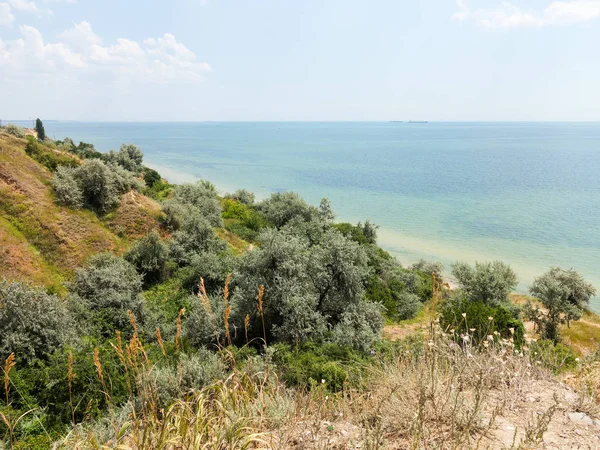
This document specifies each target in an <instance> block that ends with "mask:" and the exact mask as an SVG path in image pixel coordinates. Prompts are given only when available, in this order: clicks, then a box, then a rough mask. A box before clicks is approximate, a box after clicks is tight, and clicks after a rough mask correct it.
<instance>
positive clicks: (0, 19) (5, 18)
mask: <svg viewBox="0 0 600 450" xmlns="http://www.w3.org/2000/svg"><path fill="white" fill-rule="evenodd" d="M14 21H15V16H14V15H13V13H12V10H11V7H10V5H9V4H8V3H0V25H5V26H10V25H12V23H13V22H14Z"/></svg>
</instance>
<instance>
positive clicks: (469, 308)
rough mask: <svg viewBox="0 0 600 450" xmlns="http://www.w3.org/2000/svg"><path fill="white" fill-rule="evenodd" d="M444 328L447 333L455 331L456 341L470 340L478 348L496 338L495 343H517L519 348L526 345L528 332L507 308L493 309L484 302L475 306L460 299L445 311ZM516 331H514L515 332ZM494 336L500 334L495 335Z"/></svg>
mask: <svg viewBox="0 0 600 450" xmlns="http://www.w3.org/2000/svg"><path fill="white" fill-rule="evenodd" d="M440 310H441V316H440V324H441V326H442V328H444V329H445V330H446V331H449V330H452V329H453V330H454V335H455V338H456V340H457V341H458V342H462V341H463V339H464V338H465V337H466V336H469V337H468V341H469V342H470V343H472V344H474V345H481V344H483V342H485V341H486V340H487V339H488V336H490V335H491V336H494V339H495V340H497V339H498V338H500V337H501V338H505V339H514V343H515V345H516V346H517V347H521V346H522V345H523V336H524V334H525V328H524V326H523V322H521V321H520V320H519V319H517V318H515V317H514V316H513V315H512V314H511V312H510V311H509V310H508V309H506V308H505V307H504V306H495V307H493V306H489V305H486V304H485V303H483V302H481V301H477V302H472V301H470V300H468V299H465V298H463V297H461V296H460V295H456V296H455V297H453V298H450V299H449V300H447V301H446V302H444V303H443V304H442V305H441V307H440ZM511 330H512V331H511ZM494 332H497V333H499V335H495V334H494Z"/></svg>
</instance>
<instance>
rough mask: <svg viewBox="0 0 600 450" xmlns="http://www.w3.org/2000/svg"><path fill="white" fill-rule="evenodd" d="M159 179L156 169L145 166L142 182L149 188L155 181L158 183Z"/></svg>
mask: <svg viewBox="0 0 600 450" xmlns="http://www.w3.org/2000/svg"><path fill="white" fill-rule="evenodd" d="M161 180H162V178H161V176H160V174H159V173H158V172H157V171H156V170H154V169H150V168H149V167H146V168H145V170H144V183H146V186H147V187H149V188H151V187H152V186H154V184H155V183H158V182H159V181H161Z"/></svg>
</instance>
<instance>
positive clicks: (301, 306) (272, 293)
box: [232, 226, 382, 349]
mask: <svg viewBox="0 0 600 450" xmlns="http://www.w3.org/2000/svg"><path fill="white" fill-rule="evenodd" d="M259 242H260V246H259V247H258V248H256V249H255V250H253V251H251V252H248V253H246V254H245V255H244V256H243V257H242V259H241V261H240V265H239V268H238V270H237V271H236V272H235V273H234V277H233V280H234V286H235V287H234V290H233V298H232V307H233V311H232V320H233V322H234V323H235V324H236V326H238V327H240V326H241V325H242V324H243V322H244V318H245V317H246V316H248V317H249V318H250V333H249V335H250V337H251V338H252V337H263V328H262V321H263V319H264V326H265V331H266V337H267V340H268V341H270V340H273V339H275V340H280V341H286V342H291V343H299V342H303V341H306V340H320V339H323V338H324V337H326V335H327V334H328V330H330V329H332V328H334V327H335V326H336V325H337V324H338V323H341V322H342V321H344V320H345V321H346V323H348V324H349V325H348V326H347V327H346V328H345V330H346V331H347V332H349V333H352V334H353V336H354V334H355V333H362V332H363V331H364V330H366V328H360V327H358V328H355V329H352V330H351V329H350V328H351V323H355V322H352V321H351V320H350V316H348V315H345V314H346V312H347V311H349V310H352V311H353V312H354V314H355V315H364V317H363V318H362V319H361V321H362V322H361V324H364V323H372V322H373V321H372V320H371V319H372V317H370V314H371V313H372V312H373V309H372V308H371V309H369V308H368V307H365V306H363V305H362V304H363V303H367V302H366V300H365V298H364V297H365V295H364V283H365V281H366V279H367V278H368V276H369V273H370V270H369V267H368V265H367V257H366V255H365V253H364V251H363V249H362V248H361V247H360V246H359V245H358V244H357V243H355V242H353V241H351V240H350V239H348V238H346V237H345V236H343V235H342V234H341V233H339V232H338V231H336V230H333V229H331V230H328V231H327V232H325V233H324V235H323V237H322V239H321V240H320V242H318V243H311V241H310V240H309V239H308V238H307V237H306V236H303V235H302V234H301V233H297V232H293V231H292V230H290V229H289V228H288V226H286V227H284V228H282V229H281V230H273V229H270V230H266V231H264V232H263V233H261V235H260V236H259ZM259 286H264V291H263V296H262V302H263V306H262V313H261V314H259V313H258V311H257V293H258V288H259ZM371 304H372V305H374V306H373V307H374V308H375V307H376V309H377V311H378V312H377V314H379V319H381V306H380V305H378V304H376V303H371ZM367 316H369V317H367ZM363 319H364V320H363ZM381 320H382V319H381ZM377 323H379V322H377ZM361 330H362V331H361ZM371 330H372V332H373V333H376V332H377V330H379V328H378V326H375V327H374V328H371ZM373 330H375V331H373ZM365 336H366V335H365ZM369 336H371V335H369ZM358 341H362V337H357V336H354V337H352V338H351V339H350V340H349V341H347V342H348V343H349V344H350V345H352V346H353V347H355V348H361V349H362V348H363V347H364V346H358V345H357V342H358ZM367 341H368V342H370V341H371V338H370V337H369V338H368V339H367ZM367 341H365V345H366V346H369V345H370V344H369V343H368V342H367Z"/></svg>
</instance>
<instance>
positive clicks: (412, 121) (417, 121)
mask: <svg viewBox="0 0 600 450" xmlns="http://www.w3.org/2000/svg"><path fill="white" fill-rule="evenodd" d="M408 123H429V122H427V121H426V120H409V121H408Z"/></svg>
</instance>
